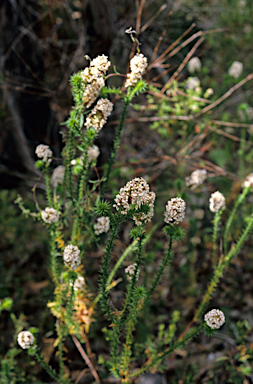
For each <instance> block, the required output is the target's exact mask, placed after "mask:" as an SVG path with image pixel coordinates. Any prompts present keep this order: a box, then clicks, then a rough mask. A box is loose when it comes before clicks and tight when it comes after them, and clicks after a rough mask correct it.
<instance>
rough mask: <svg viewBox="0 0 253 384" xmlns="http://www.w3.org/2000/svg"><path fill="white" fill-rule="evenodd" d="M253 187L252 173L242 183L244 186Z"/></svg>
mask: <svg viewBox="0 0 253 384" xmlns="http://www.w3.org/2000/svg"><path fill="white" fill-rule="evenodd" d="M246 187H253V173H250V174H249V175H248V176H247V177H246V178H245V180H244V181H243V183H242V188H246Z"/></svg>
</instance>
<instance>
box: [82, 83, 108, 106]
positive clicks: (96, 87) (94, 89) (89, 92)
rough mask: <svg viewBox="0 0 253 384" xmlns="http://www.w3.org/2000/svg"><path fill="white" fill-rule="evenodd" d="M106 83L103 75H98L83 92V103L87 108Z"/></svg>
mask: <svg viewBox="0 0 253 384" xmlns="http://www.w3.org/2000/svg"><path fill="white" fill-rule="evenodd" d="M104 85H105V80H104V78H103V77H96V78H95V80H93V82H92V83H90V84H88V85H87V86H86V88H85V90H84V93H83V103H84V104H85V106H86V108H89V107H90V106H91V105H92V104H93V103H94V102H95V101H96V99H97V97H98V96H99V92H100V90H101V89H102V88H103V86H104Z"/></svg>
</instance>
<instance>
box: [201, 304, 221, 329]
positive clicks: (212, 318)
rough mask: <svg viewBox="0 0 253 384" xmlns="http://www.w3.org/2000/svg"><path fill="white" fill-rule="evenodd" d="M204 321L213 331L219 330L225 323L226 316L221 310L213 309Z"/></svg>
mask: <svg viewBox="0 0 253 384" xmlns="http://www.w3.org/2000/svg"><path fill="white" fill-rule="evenodd" d="M204 320H205V322H206V324H207V325H208V326H209V327H210V328H212V329H219V328H220V327H221V326H222V325H223V324H224V323H225V316H224V313H223V312H222V311H220V310H219V309H212V310H211V311H209V312H208V313H206V314H205V317H204Z"/></svg>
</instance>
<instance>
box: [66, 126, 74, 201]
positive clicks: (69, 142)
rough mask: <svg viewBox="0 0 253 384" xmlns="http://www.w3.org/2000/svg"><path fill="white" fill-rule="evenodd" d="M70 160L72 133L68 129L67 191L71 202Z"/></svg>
mask: <svg viewBox="0 0 253 384" xmlns="http://www.w3.org/2000/svg"><path fill="white" fill-rule="evenodd" d="M71 160H73V132H72V130H71V129H70V130H69V138H68V162H67V176H68V190H69V194H70V198H71V200H72V201H73V190H72V168H71Z"/></svg>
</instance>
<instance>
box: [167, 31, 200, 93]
mask: <svg viewBox="0 0 253 384" xmlns="http://www.w3.org/2000/svg"><path fill="white" fill-rule="evenodd" d="M203 41H204V38H203V37H201V38H200V39H199V40H198V41H197V42H196V43H195V44H194V46H193V47H192V49H191V50H190V52H189V53H188V54H187V55H186V56H185V58H184V60H183V62H182V63H181V64H180V65H179V67H178V69H177V70H176V71H175V72H174V73H173V75H172V76H171V78H170V79H169V81H167V83H166V84H165V85H164V87H163V88H162V89H161V91H160V92H161V93H164V92H165V91H166V89H167V87H168V85H169V84H170V83H171V82H172V81H173V80H175V79H176V77H177V76H178V75H179V73H180V72H181V71H182V70H183V68H184V67H185V66H186V64H187V63H188V61H189V60H190V58H191V57H192V55H193V54H194V52H195V51H196V49H197V48H198V46H199V45H200V44H201V43H203Z"/></svg>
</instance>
